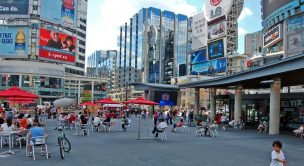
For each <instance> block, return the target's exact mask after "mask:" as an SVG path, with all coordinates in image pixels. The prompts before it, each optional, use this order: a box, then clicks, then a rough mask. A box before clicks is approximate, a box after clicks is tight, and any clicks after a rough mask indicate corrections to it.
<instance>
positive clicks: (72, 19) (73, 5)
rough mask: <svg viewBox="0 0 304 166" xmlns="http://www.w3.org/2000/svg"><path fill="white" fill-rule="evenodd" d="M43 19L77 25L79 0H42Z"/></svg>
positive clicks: (41, 16)
mask: <svg viewBox="0 0 304 166" xmlns="http://www.w3.org/2000/svg"><path fill="white" fill-rule="evenodd" d="M40 18H41V19H42V20H46V21H50V22H53V23H56V24H65V25H69V26H76V19H77V0H52V1H50V0H41V15H40Z"/></svg>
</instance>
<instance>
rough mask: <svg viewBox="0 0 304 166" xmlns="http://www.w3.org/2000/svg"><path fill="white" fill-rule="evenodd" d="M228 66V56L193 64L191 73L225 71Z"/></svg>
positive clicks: (202, 73)
mask: <svg viewBox="0 0 304 166" xmlns="http://www.w3.org/2000/svg"><path fill="white" fill-rule="evenodd" d="M226 68H227V59H226V58H221V59H215V60H211V61H206V62H203V63H198V64H195V65H193V66H192V71H191V74H193V75H197V74H201V75H213V74H216V73H222V72H225V71H226Z"/></svg>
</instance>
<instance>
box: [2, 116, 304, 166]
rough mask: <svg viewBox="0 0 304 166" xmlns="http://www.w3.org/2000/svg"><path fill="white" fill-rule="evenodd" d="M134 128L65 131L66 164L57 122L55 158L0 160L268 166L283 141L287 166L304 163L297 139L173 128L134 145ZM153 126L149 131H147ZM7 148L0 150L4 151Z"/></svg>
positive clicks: (5, 160)
mask: <svg viewBox="0 0 304 166" xmlns="http://www.w3.org/2000/svg"><path fill="white" fill-rule="evenodd" d="M131 119H132V123H131V127H130V128H128V130H127V131H126V132H121V131H116V130H114V129H113V130H112V131H111V133H103V132H98V133H96V132H94V133H93V134H92V135H91V136H86V137H83V136H75V135H73V133H74V132H75V131H70V130H69V129H67V130H66V131H65V132H66V136H67V138H68V139H69V140H70V142H71V144H72V150H71V152H70V153H68V154H66V158H65V159H64V160H62V159H61V158H60V154H59V148H58V147H57V146H56V139H57V134H58V132H57V131H55V130H52V129H54V128H55V124H56V121H55V120H50V123H49V126H48V127H47V128H48V129H49V130H47V131H46V133H47V134H48V135H49V138H48V141H47V144H48V146H49V151H50V152H51V158H50V159H49V160H47V159H46V158H45V157H43V158H42V157H41V156H40V155H38V153H37V156H38V157H37V158H36V161H33V160H32V159H31V158H29V157H26V156H25V148H24V147H23V148H22V149H19V147H17V148H16V147H15V148H14V150H16V151H17V153H16V154H15V155H10V156H4V155H0V163H1V165H2V164H5V165H10V166H19V165H20V166H27V165H34V164H35V165H56V166H60V165H65V166H66V165H75V166H78V165H79V166H86V165H105V166H122V165H127V166H155V165H157V166H162V165H164V166H197V165H207V166H265V165H269V163H270V153H271V151H272V147H271V144H272V141H273V140H281V141H282V142H283V151H284V153H285V156H286V158H287V161H288V164H287V165H288V166H301V165H303V163H304V157H303V153H304V139H299V138H295V137H293V136H285V135H280V136H269V135H263V134H258V133H256V132H255V131H252V130H251V131H250V130H249V131H248V130H245V131H225V132H222V131H219V138H210V137H195V136H194V135H195V129H196V128H190V132H188V133H179V132H176V133H172V132H170V129H171V127H172V126H169V128H168V130H167V132H166V134H167V137H168V140H167V141H164V142H163V141H160V140H156V139H151V140H136V138H137V125H138V123H137V119H135V118H134V117H133V118H131ZM142 122H143V123H142V129H141V131H142V132H141V134H142V137H145V136H146V135H147V133H148V135H149V136H150V137H153V135H152V134H151V129H152V127H151V126H152V124H153V122H152V120H151V119H149V120H145V121H142ZM148 126H149V131H147V129H148ZM5 150H7V148H6V147H5V148H3V149H0V152H3V151H5Z"/></svg>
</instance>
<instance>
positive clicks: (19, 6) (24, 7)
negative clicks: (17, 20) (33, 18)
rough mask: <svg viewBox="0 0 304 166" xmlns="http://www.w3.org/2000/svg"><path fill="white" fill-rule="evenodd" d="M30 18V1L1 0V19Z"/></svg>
mask: <svg viewBox="0 0 304 166" xmlns="http://www.w3.org/2000/svg"><path fill="white" fill-rule="evenodd" d="M7 15H9V17H28V15H29V0H1V2H0V18H3V17H7Z"/></svg>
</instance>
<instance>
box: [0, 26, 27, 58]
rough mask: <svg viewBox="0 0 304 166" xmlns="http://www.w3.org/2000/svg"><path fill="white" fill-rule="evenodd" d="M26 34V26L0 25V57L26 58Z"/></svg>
mask: <svg viewBox="0 0 304 166" xmlns="http://www.w3.org/2000/svg"><path fill="white" fill-rule="evenodd" d="M28 34H29V29H28V27H24V26H0V57H5V58H28V45H29V36H28Z"/></svg>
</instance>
